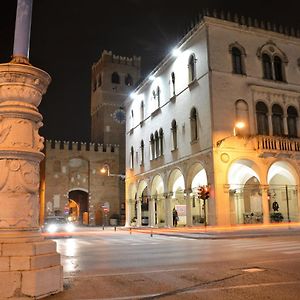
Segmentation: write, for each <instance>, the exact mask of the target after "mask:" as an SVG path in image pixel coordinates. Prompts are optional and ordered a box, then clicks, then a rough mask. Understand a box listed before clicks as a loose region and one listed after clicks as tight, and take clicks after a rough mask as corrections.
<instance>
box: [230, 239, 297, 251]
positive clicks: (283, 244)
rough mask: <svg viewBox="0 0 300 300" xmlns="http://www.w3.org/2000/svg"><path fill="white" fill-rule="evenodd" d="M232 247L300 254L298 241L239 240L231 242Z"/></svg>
mask: <svg viewBox="0 0 300 300" xmlns="http://www.w3.org/2000/svg"><path fill="white" fill-rule="evenodd" d="M231 245H232V247H234V248H237V249H240V250H253V251H254V250H257V251H265V252H272V253H273V252H279V253H283V254H300V241H283V240H282V241H277V242H275V241H260V242H258V241H255V240H253V241H247V242H245V241H239V242H233V243H232V244H231Z"/></svg>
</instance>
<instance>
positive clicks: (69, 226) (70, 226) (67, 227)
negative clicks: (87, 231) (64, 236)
mask: <svg viewBox="0 0 300 300" xmlns="http://www.w3.org/2000/svg"><path fill="white" fill-rule="evenodd" d="M74 229H75V227H74V225H73V224H67V225H66V231H68V232H72V231H74Z"/></svg>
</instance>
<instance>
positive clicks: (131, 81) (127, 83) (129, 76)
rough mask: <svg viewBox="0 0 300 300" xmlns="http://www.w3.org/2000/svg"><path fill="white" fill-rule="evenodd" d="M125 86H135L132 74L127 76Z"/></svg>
mask: <svg viewBox="0 0 300 300" xmlns="http://www.w3.org/2000/svg"><path fill="white" fill-rule="evenodd" d="M125 84H126V85H127V86H132V85H133V79H132V77H131V75H130V74H127V75H126V77H125Z"/></svg>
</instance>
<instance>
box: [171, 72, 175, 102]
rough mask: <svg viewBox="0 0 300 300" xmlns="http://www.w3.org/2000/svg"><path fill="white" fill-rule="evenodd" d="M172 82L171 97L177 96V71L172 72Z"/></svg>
mask: <svg viewBox="0 0 300 300" xmlns="http://www.w3.org/2000/svg"><path fill="white" fill-rule="evenodd" d="M171 82H172V91H171V97H172V96H175V73H174V72H172V73H171Z"/></svg>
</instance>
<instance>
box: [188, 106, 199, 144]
mask: <svg viewBox="0 0 300 300" xmlns="http://www.w3.org/2000/svg"><path fill="white" fill-rule="evenodd" d="M190 121H191V141H195V140H197V139H198V124H197V111H196V108H195V107H193V108H192V110H191V114H190Z"/></svg>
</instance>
